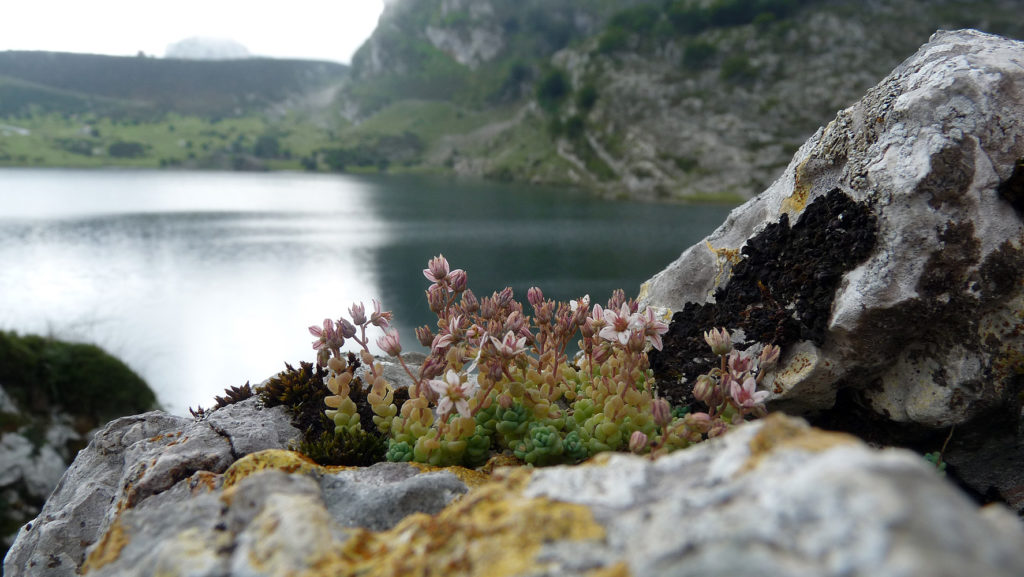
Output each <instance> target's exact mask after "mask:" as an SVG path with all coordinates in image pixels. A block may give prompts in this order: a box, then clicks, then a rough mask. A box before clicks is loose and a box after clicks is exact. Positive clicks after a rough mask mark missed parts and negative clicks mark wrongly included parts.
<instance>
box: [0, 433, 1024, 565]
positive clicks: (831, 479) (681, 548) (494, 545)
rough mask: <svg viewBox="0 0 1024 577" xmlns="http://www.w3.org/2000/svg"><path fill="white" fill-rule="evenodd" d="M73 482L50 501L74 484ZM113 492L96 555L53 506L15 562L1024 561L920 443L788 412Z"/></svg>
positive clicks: (92, 516) (1001, 525)
mask: <svg viewBox="0 0 1024 577" xmlns="http://www.w3.org/2000/svg"><path fill="white" fill-rule="evenodd" d="M266 416H267V418H268V419H269V420H278V416H277V415H274V414H269V415H266ZM122 421H126V420H122ZM146 422H152V424H153V425H154V426H156V427H158V428H159V427H165V426H166V424H167V423H166V422H165V419H164V418H163V416H162V415H159V414H150V415H147V416H145V417H144V418H140V419H135V420H133V421H130V422H118V423H116V427H115V426H114V424H112V426H111V427H110V428H108V430H107V431H105V433H106V437H107V438H108V439H109V438H110V437H117V438H120V439H122V440H128V439H129V438H131V439H135V438H136V437H135V436H134V435H135V433H137V432H141V431H142V430H146V431H147V434H148V432H149V431H150V430H151V429H150V428H149V427H146V426H145V423H146ZM133 430H134V432H133ZM134 442H135V443H138V442H140V441H139V440H136V441H134ZM142 442H145V441H144V440H142ZM96 450H97V448H96V447H90V449H89V450H88V451H93V452H95V451H96ZM140 454H141V453H140ZM82 460H83V461H85V460H86V459H82ZM92 462H93V463H95V464H96V466H99V467H101V468H102V466H103V464H102V463H99V462H98V461H95V460H93V461H92ZM82 464H84V463H77V462H76V464H75V466H76V467H79V466H80V465H82ZM124 468H125V469H128V470H131V469H132V468H133V466H132V463H130V462H126V463H125V464H124ZM73 469H75V468H73ZM65 487H67V488H66V489H64V488H62V489H58V492H57V493H56V494H55V495H54V498H53V499H51V501H52V502H54V503H56V502H59V501H62V500H63V501H66V500H67V499H66V498H65V497H64V496H63V493H65V492H68V493H72V492H73V493H78V494H80V493H81V490H75V489H72V488H71V487H70V486H67V485H65ZM467 488H469V492H466V491H467ZM102 501H103V502H102V503H100V502H99V500H97V503H96V507H95V508H93V509H92V510H90V511H85V510H84V509H79V510H78V511H77V512H68V516H67V517H66V518H65V520H66V521H69V523H67V525H68V526H70V525H73V524H78V523H83V524H85V525H88V526H96V522H97V521H98V520H99V519H100V518H103V517H107V518H111V519H112V521H111V522H110V523H108V524H107V525H106V526H105V527H104V528H103V530H102V531H100V532H98V533H97V534H96V536H95V538H94V541H93V543H92V545H90V546H89V547H88V550H87V551H86V552H85V553H86V555H85V556H82V553H83V552H82V551H81V550H80V549H77V548H76V546H75V543H77V540H74V542H72V539H68V538H65V537H68V536H70V535H68V534H67V533H66V532H58V531H55V530H54V529H55V528H53V527H50V526H52V525H53V523H54V518H55V513H56V511H55V509H54V508H53V507H51V505H50V504H48V505H47V512H46V513H48V514H49V515H50V518H49V519H47V518H46V515H45V514H44V516H43V517H41V518H40V519H39V520H38V521H37V522H36V526H37V527H39V529H35V528H34V529H32V530H31V531H25V532H23V533H22V535H21V537H20V538H19V541H18V542H17V543H16V544H15V547H14V549H13V550H12V553H11V555H10V556H8V558H7V560H6V561H5V566H4V569H5V573H4V574H5V575H9V576H12V577H13V576H19V575H75V574H77V572H78V571H80V572H81V573H82V574H88V575H92V576H104V575H118V576H154V575H167V574H172V575H192V576H197V577H198V576H210V577H213V576H218V577H223V576H243V575H246V576H249V575H268V576H269V575H297V574H301V575H310V576H316V575H324V576H327V575H349V574H368V575H407V574H422V573H423V572H430V571H436V572H440V573H443V574H446V575H495V574H500V575H569V576H580V577H582V576H584V575H587V576H593V575H627V574H628V575H636V576H662V575H676V576H689V575H694V576H696V575H738V576H745V575H751V576H753V575H780V576H790V575H792V576H802V575H807V576H811V575H813V576H831V575H836V576H838V575H844V576H859V575H863V576H868V575H870V576H872V577H878V576H882V577H886V576H894V577H895V576H903V575H916V574H919V575H937V576H944V575H950V576H953V575H962V574H964V573H966V572H971V573H978V572H981V573H983V574H985V575H991V576H993V577H999V576H1003V575H1005V576H1011V575H1019V574H1021V572H1022V571H1024V553H1022V549H1021V547H1020V544H1021V543H1022V542H1024V528H1022V526H1021V524H1020V522H1019V521H1018V520H1017V519H1015V518H1014V517H1013V516H1012V514H1010V513H1009V512H1007V511H1006V510H1005V508H1000V507H999V506H994V507H989V508H986V509H984V510H982V511H981V512H979V509H978V508H977V506H976V505H974V504H973V503H972V502H970V501H969V500H968V499H967V498H966V497H965V496H964V495H963V494H962V493H961V492H960V491H959V490H958V489H957V488H956V487H954V486H953V485H952V484H950V483H948V482H947V481H945V480H944V479H943V477H942V476H940V475H939V474H938V473H937V472H936V470H935V469H934V468H933V467H932V466H930V465H929V464H927V463H926V462H925V461H924V460H923V459H921V458H920V457H918V456H916V455H914V454H912V453H910V452H907V451H903V450H897V449H891V450H885V451H877V450H873V449H870V448H868V447H867V446H865V445H864V444H863V443H861V442H859V441H857V440H856V439H855V438H854V437H851V436H848V435H843V434H837V433H827V432H823V431H819V430H815V429H811V428H809V427H808V426H807V425H806V423H804V422H802V421H800V420H797V419H793V418H789V417H784V416H781V415H774V416H771V417H769V418H767V419H765V420H763V421H759V422H755V423H750V424H747V425H744V426H742V427H739V428H737V429H736V430H735V431H733V432H731V433H730V434H728V435H726V436H724V437H722V438H719V439H714V440H712V441H709V442H707V443H704V444H701V445H697V446H695V447H693V448H691V449H689V450H686V451H680V452H677V453H674V454H672V455H669V456H668V457H664V458H661V459H659V460H656V461H651V460H649V459H647V458H642V457H636V456H632V455H625V454H616V455H611V456H603V457H599V458H597V459H594V460H592V461H591V462H589V463H585V464H583V465H580V466H576V467H554V468H549V469H537V470H534V469H529V468H517V469H499V471H498V473H497V474H496V475H495V476H494V478H492V479H487V477H486V476H485V475H483V474H481V473H477V472H473V471H467V470H464V469H459V468H452V469H449V470H441V471H439V470H435V469H432V468H430V467H425V466H415V467H414V466H413V465H411V464H404V463H381V464H378V465H374V466H372V467H367V468H362V469H347V468H336V467H320V466H318V465H315V464H313V463H312V462H310V461H308V460H306V459H305V458H303V457H301V456H299V455H297V454H296V453H293V452H290V451H282V450H275V449H271V450H265V451H260V452H257V453H251V454H249V455H247V456H245V457H242V458H240V459H238V460H237V461H235V462H234V463H233V464H232V465H231V466H230V467H229V468H228V469H227V470H226V471H223V472H222V473H214V472H211V471H197V472H195V473H193V474H192V475H189V476H187V477H182V478H181V479H180V480H178V481H177V482H176V483H174V485H173V486H171V487H169V488H168V489H166V490H164V491H162V492H159V493H156V494H153V495H151V496H149V497H148V498H146V499H145V500H142V501H139V502H136V503H134V504H125V503H124V502H123V501H119V500H117V499H114V500H110V499H103V500H102ZM47 527H49V528H48V529H45V530H46V531H48V533H49V534H48V535H47V537H46V538H43V539H38V538H37V539H35V540H34V541H32V547H31V548H28V547H26V543H28V539H29V536H30V535H32V534H33V533H35V534H36V535H38V534H39V533H40V532H42V530H43V529H44V528H47Z"/></svg>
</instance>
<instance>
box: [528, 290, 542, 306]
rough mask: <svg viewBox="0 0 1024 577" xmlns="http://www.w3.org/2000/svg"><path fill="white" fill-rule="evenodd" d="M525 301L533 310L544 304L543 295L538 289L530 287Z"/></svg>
mask: <svg viewBox="0 0 1024 577" xmlns="http://www.w3.org/2000/svg"><path fill="white" fill-rule="evenodd" d="M526 300H528V301H530V304H531V305H533V308H537V307H539V306H540V303H542V302H544V293H543V292H541V290H540V288H538V287H530V290H528V291H526Z"/></svg>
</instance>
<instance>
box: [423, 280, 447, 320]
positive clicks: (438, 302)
mask: <svg viewBox="0 0 1024 577" xmlns="http://www.w3.org/2000/svg"><path fill="white" fill-rule="evenodd" d="M427 304H428V305H430V311H431V312H433V313H434V314H440V313H441V311H443V310H444V308H445V307H446V306H448V295H447V294H445V290H444V289H443V288H441V287H439V286H437V285H431V286H430V288H429V289H428V290H427Z"/></svg>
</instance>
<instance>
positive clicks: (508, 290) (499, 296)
mask: <svg viewBox="0 0 1024 577" xmlns="http://www.w3.org/2000/svg"><path fill="white" fill-rule="evenodd" d="M514 296H515V295H514V294H513V293H512V287H508V286H507V287H505V288H503V289H502V290H501V292H500V293H495V296H494V300H495V301H496V302H497V303H498V307H499V308H505V307H507V306H509V305H510V304H512V299H513V298H514Z"/></svg>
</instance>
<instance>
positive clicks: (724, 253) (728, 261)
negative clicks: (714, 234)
mask: <svg viewBox="0 0 1024 577" xmlns="http://www.w3.org/2000/svg"><path fill="white" fill-rule="evenodd" d="M704 244H706V245H707V247H708V250H709V251H711V254H713V255H715V264H716V266H717V267H718V274H716V275H715V285H714V286H719V285H720V284H721V282H722V280H723V278H722V276H723V275H724V274H725V267H726V265H729V266H732V265H735V264H737V263H739V262H740V260H742V257H741V256H740V249H738V248H724V247H722V248H715V247H713V246H711V243H710V242H709V241H706V240H705V241H704Z"/></svg>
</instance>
